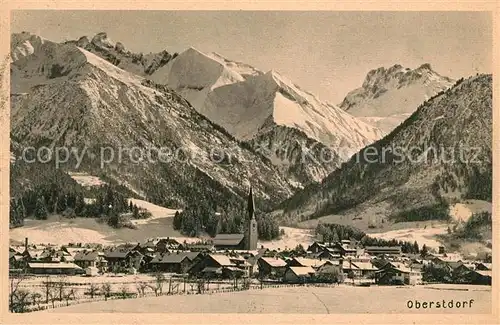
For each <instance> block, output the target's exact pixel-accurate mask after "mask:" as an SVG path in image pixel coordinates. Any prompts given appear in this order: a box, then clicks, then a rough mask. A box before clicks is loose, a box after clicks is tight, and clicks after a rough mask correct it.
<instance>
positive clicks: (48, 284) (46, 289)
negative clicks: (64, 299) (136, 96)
mask: <svg viewBox="0 0 500 325" xmlns="http://www.w3.org/2000/svg"><path fill="white" fill-rule="evenodd" d="M42 284H43V287H44V293H45V303H46V304H48V303H49V298H50V291H51V290H52V287H53V286H54V282H53V281H52V279H51V278H50V277H49V276H48V275H47V276H46V277H45V281H43V282H42Z"/></svg>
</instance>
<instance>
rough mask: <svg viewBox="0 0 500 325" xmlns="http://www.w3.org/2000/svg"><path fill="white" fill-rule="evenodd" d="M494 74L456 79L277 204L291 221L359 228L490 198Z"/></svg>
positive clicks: (441, 213)
mask: <svg viewBox="0 0 500 325" xmlns="http://www.w3.org/2000/svg"><path fill="white" fill-rule="evenodd" d="M491 186H492V76H491V75H478V76H474V77H471V78H468V79H465V80H463V79H461V80H458V81H457V82H456V83H455V84H454V85H453V86H452V87H450V88H449V89H447V90H446V91H444V92H442V93H438V94H437V95H435V96H434V97H432V98H430V99H429V100H427V101H426V102H424V103H422V104H421V105H420V106H418V108H417V110H416V111H415V112H414V113H413V114H412V115H411V116H410V117H409V118H407V119H406V120H405V121H404V123H403V124H401V125H400V126H398V127H397V128H396V129H395V130H393V131H392V132H391V133H390V134H388V135H387V136H385V137H384V138H382V139H381V140H379V141H377V142H375V143H373V144H372V145H370V146H368V147H366V148H365V149H363V150H361V151H360V152H359V153H358V154H356V155H354V156H353V157H352V158H351V159H350V160H349V161H348V162H346V163H345V164H343V165H342V167H341V168H339V169H337V170H336V171H334V172H332V173H331V174H330V175H328V176H327V177H326V178H325V179H324V180H323V181H322V183H321V184H313V185H310V186H308V187H306V188H305V189H304V190H302V191H299V192H297V193H296V194H295V195H294V196H292V197H291V198H289V199H287V200H286V201H285V202H283V203H282V205H281V207H282V208H283V210H277V211H276V215H277V216H279V217H280V218H282V220H287V221H289V222H295V221H297V220H298V219H299V218H300V219H302V220H303V219H304V218H311V219H316V218H320V217H321V218H322V220H324V221H325V222H331V223H338V222H340V221H341V220H342V221H343V222H345V223H348V224H350V225H354V226H356V227H357V226H360V227H362V228H367V227H369V225H370V223H373V224H372V226H380V227H384V222H386V225H385V226H387V225H388V224H389V223H390V222H400V221H423V220H428V219H436V218H437V219H445V217H447V216H448V212H447V210H448V209H447V208H446V205H447V204H448V203H449V204H452V203H456V202H460V201H461V200H471V199H475V200H483V201H489V202H491V198H492V192H491V190H492V187H491Z"/></svg>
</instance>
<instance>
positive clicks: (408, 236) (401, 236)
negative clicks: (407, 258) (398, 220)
mask: <svg viewBox="0 0 500 325" xmlns="http://www.w3.org/2000/svg"><path fill="white" fill-rule="evenodd" d="M447 230H448V226H447V225H446V224H438V225H433V226H429V227H425V228H407V229H398V230H390V231H386V232H380V233H370V234H369V236H370V237H374V238H380V239H385V240H391V239H396V240H403V241H409V242H412V243H413V242H414V241H417V243H418V245H419V246H423V245H424V244H425V245H426V246H427V247H429V248H435V249H437V248H438V247H439V246H441V245H442V244H441V243H440V242H439V241H438V240H437V239H436V237H435V236H437V235H443V234H446V233H447Z"/></svg>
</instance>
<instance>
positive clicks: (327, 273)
mask: <svg viewBox="0 0 500 325" xmlns="http://www.w3.org/2000/svg"><path fill="white" fill-rule="evenodd" d="M316 277H317V278H318V279H319V280H323V281H325V282H342V280H343V277H344V276H343V274H342V271H341V266H340V261H339V260H336V261H326V262H325V263H324V264H323V265H321V266H320V267H319V268H318V269H317V270H316Z"/></svg>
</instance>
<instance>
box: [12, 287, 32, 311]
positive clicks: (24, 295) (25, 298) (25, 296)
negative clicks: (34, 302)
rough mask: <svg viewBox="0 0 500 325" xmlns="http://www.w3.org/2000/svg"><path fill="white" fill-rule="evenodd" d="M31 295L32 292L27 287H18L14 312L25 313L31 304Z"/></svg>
mask: <svg viewBox="0 0 500 325" xmlns="http://www.w3.org/2000/svg"><path fill="white" fill-rule="evenodd" d="M30 296H31V292H29V291H28V290H25V289H17V290H16V293H15V294H14V305H13V310H12V311H14V312H18V313H24V312H26V307H27V306H28V305H29V298H30Z"/></svg>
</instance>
